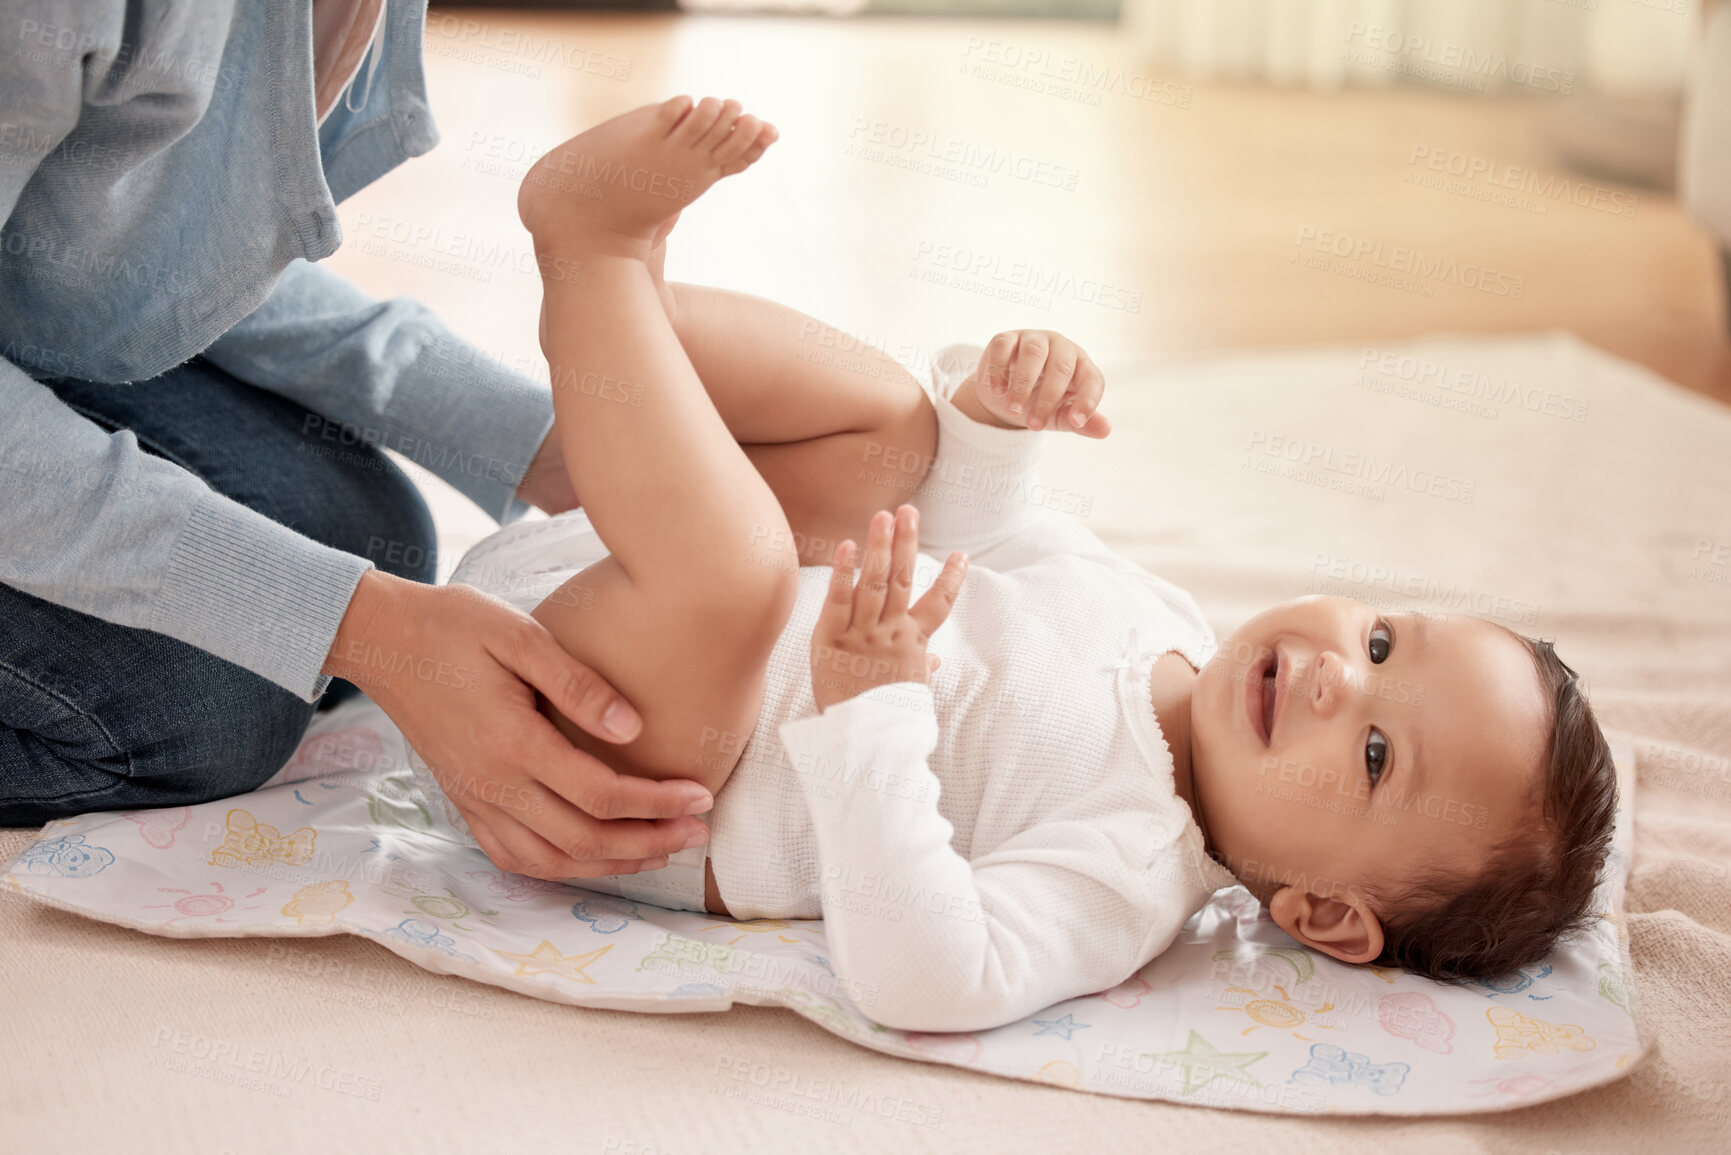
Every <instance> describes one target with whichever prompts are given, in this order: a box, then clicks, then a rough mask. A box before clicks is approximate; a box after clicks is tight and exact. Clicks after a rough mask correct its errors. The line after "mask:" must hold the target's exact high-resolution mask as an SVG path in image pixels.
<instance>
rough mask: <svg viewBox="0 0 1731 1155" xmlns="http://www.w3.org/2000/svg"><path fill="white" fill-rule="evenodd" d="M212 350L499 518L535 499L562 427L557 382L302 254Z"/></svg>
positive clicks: (250, 378) (223, 363) (233, 367)
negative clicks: (534, 475) (537, 479)
mask: <svg viewBox="0 0 1731 1155" xmlns="http://www.w3.org/2000/svg"><path fill="white" fill-rule="evenodd" d="M204 356H205V357H206V358H208V359H209V360H210V361H212V362H213V363H215V364H216V365H218V366H220V367H222V368H223V369H226V370H227V371H228V372H230V373H232V374H234V375H235V376H236V377H238V378H240V379H241V380H242V381H245V382H247V383H248V384H250V385H256V386H258V387H259V388H261V389H268V390H270V391H271V392H273V393H276V394H278V395H280V396H283V397H287V398H288V399H289V400H291V401H294V402H295V403H297V404H299V405H302V406H304V407H306V408H307V409H310V410H312V411H313V412H314V413H316V414H319V415H321V416H323V417H325V418H327V419H329V420H330V421H332V422H335V423H337V424H339V425H341V426H343V427H344V429H343V432H344V435H345V436H346V437H347V438H350V439H354V440H360V441H364V442H366V443H368V444H372V445H378V446H382V447H383V448H385V449H392V450H396V451H397V452H399V453H401V454H402V455H403V456H405V457H407V458H409V459H410V460H411V461H414V462H415V463H416V464H419V465H423V466H425V467H426V468H428V469H430V470H431V471H432V472H434V473H436V474H438V475H439V476H440V477H442V478H444V479H445V480H446V481H448V482H450V483H451V484H452V485H453V486H455V487H456V488H457V489H458V490H459V491H461V492H462V493H463V494H464V495H465V496H467V497H468V498H469V499H470V500H471V501H473V502H474V503H475V504H476V505H478V506H480V507H481V509H482V510H484V511H485V512H486V513H487V514H488V515H489V516H491V517H493V518H494V519H495V520H497V521H510V520H514V519H515V518H517V517H520V516H522V514H523V513H524V512H525V511H526V510H527V509H528V507H527V506H526V505H525V504H524V503H523V502H521V501H519V500H517V497H516V493H517V487H518V485H520V484H521V483H522V480H523V474H524V472H525V471H526V470H527V469H528V467H529V463H530V462H531V461H533V460H534V457H535V453H536V451H537V450H539V449H540V448H541V443H542V441H544V440H545V439H546V437H547V432H548V430H550V429H551V428H552V427H553V395H552V391H551V389H550V388H549V387H548V386H546V385H540V384H536V383H535V382H533V381H531V380H529V379H528V378H526V377H524V376H523V375H521V374H519V373H516V372H513V371H511V370H509V369H507V368H505V367H504V366H502V365H500V364H499V363H498V362H497V361H495V360H493V359H492V358H490V357H488V356H487V355H486V354H484V353H483V352H481V351H480V350H479V349H477V348H475V347H474V346H473V345H470V344H468V343H467V342H465V341H463V340H462V339H460V338H458V337H457V336H456V335H455V334H453V333H452V332H451V331H450V330H449V329H447V328H446V327H445V326H444V324H443V323H442V322H441V321H440V320H439V319H438V318H437V317H436V316H434V315H433V313H432V312H431V311H429V310H428V309H427V308H425V307H424V306H422V305H420V304H418V303H417V302H415V301H413V300H411V299H409V298H407V297H396V298H393V299H391V300H389V301H375V300H373V299H372V298H371V297H369V296H368V295H367V294H365V293H363V292H362V291H361V290H360V289H358V288H356V287H355V286H354V285H353V284H351V283H349V282H348V281H347V280H345V279H344V278H342V277H341V276H338V275H337V274H336V273H334V272H332V271H331V270H329V269H327V268H325V267H324V266H322V265H316V264H309V263H308V262H306V261H300V260H297V261H295V262H293V263H292V264H290V265H289V267H288V268H287V269H285V270H284V271H283V275H282V278H281V279H280V280H279V281H278V282H277V285H276V288H275V289H273V290H272V291H271V295H270V297H269V298H268V299H266V301H265V303H264V304H263V305H261V306H259V307H258V308H257V309H256V310H254V311H253V312H252V313H251V314H250V315H249V316H247V317H246V318H244V319H243V320H242V321H241V322H240V323H239V324H237V325H235V326H234V327H233V328H231V329H230V330H229V331H228V332H226V333H224V334H223V335H222V336H221V337H219V338H217V340H216V342H215V343H214V344H213V345H211V346H210V348H208V349H206V350H205V352H204Z"/></svg>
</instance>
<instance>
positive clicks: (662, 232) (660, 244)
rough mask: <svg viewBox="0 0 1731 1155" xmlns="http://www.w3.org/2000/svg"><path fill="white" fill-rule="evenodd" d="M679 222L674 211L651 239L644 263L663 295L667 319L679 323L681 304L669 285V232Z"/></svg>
mask: <svg viewBox="0 0 1731 1155" xmlns="http://www.w3.org/2000/svg"><path fill="white" fill-rule="evenodd" d="M678 223H679V214H678V213H674V214H673V215H672V216H670V217H668V218H667V219H666V220H665V221H662V222H661V227H660V228H659V229H657V230H656V232H655V236H653V237H651V238H650V241H649V256H648V257H647V258H646V259H645V261H644V264H646V265H648V266H649V279H650V280H652V281H654V282H655V291H656V293H657V294H659V295H660V297H661V308H662V311H663V312H665V313H666V314H667V319H668V320H669V321H672V322H674V323H675V324H676V325H677V324H678V314H679V305H678V303H677V302H676V301H675V300H674V299H673V290H672V289H669V288H668V287H667V234H668V233H670V232H672V231H673V226H674V225H676V224H678Z"/></svg>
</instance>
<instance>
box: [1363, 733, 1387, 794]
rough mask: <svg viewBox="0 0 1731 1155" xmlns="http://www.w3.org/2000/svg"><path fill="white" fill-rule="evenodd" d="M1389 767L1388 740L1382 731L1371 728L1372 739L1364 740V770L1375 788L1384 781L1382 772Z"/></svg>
mask: <svg viewBox="0 0 1731 1155" xmlns="http://www.w3.org/2000/svg"><path fill="white" fill-rule="evenodd" d="M1387 765H1388V739H1387V738H1384V737H1383V736H1382V731H1381V730H1378V729H1376V728H1375V727H1374V726H1373V727H1371V731H1370V737H1368V738H1366V739H1365V740H1364V770H1365V773H1366V774H1368V775H1370V784H1371V785H1372V786H1375V785H1376V784H1377V782H1379V781H1381V779H1382V771H1383V768H1384V767H1385V766H1387Z"/></svg>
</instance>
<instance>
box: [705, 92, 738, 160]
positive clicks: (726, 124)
mask: <svg viewBox="0 0 1731 1155" xmlns="http://www.w3.org/2000/svg"><path fill="white" fill-rule="evenodd" d="M740 111H741V105H740V103H739V101H737V100H727V101H723V102H722V105H721V113H720V115H718V116H717V117H716V118H715V123H714V124H713V125H711V126H710V128H709V131H708V132H707V133H705V134H704V135H703V139H702V140H700V141H698V142H697V147H698V148H699V149H700V150H702V149H708V150H710V151H712V152H713V151H714V150H715V149H717V148H719V147H721V145H722V144H723V143H724V142H725V141H726V140H727V138H728V134H729V133H731V132H732V131H733V126H734V124H736V123H737V122H738V120H739V114H740Z"/></svg>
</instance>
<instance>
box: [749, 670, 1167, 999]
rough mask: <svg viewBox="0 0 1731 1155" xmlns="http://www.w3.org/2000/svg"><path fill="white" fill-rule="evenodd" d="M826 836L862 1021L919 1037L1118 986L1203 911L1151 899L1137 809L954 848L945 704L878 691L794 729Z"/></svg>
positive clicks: (827, 892) (921, 689) (831, 914)
mask: <svg viewBox="0 0 1731 1155" xmlns="http://www.w3.org/2000/svg"><path fill="white" fill-rule="evenodd" d="M781 738H782V742H783V744H784V745H785V746H786V748H787V752H788V755H789V757H790V759H791V760H792V763H793V766H794V769H795V771H796V773H797V774H798V775H799V780H800V784H801V788H802V790H803V791H804V794H805V798H806V803H807V807H808V809H809V811H810V814H811V819H812V825H813V828H814V831H815V833H816V836H817V849H818V867H819V873H818V878H819V885H820V892H821V898H822V902H823V914H824V927H825V933H826V935H827V938H828V943H829V949H830V958H831V960H832V962H833V964H834V966H835V968H836V973H837V975H838V976H841V977H845V978H846V979H847V980H848V981H849V982H850V983H851V984H854V985H857V986H858V987H860V988H861V989H865V990H870V991H873V992H874V995H873V997H872V998H871V999H870V1000H869V1005H863V1006H862V1007H861V1008H860V1009H861V1011H862V1013H864V1014H866V1015H867V1016H868V1017H870V1018H871V1019H873V1020H874V1021H875V1022H877V1023H879V1024H881V1025H883V1026H886V1027H893V1028H898V1029H901V1030H911V1031H972V1030H985V1029H989V1028H991V1027H996V1026H1001V1025H1002V1024H1004V1023H1008V1022H1013V1021H1015V1020H1016V1019H1020V1018H1024V1017H1026V1016H1027V1015H1029V1014H1032V1013H1033V1012H1035V1011H1038V1010H1040V1009H1042V1008H1044V1007H1048V1006H1051V1005H1052V1004H1053V1003H1057V1002H1062V1001H1063V1000H1065V999H1069V998H1075V997H1077V996H1079V995H1083V994H1088V993H1091V992H1094V991H1100V990H1105V989H1107V988H1109V987H1112V986H1115V985H1116V984H1118V983H1120V982H1122V981H1123V980H1124V979H1126V978H1128V977H1129V976H1130V975H1131V974H1133V973H1134V972H1135V971H1136V969H1137V968H1139V967H1140V966H1141V965H1142V964H1144V963H1145V962H1147V961H1148V959H1149V958H1151V957H1153V955H1154V954H1156V953H1158V952H1159V951H1160V950H1162V949H1164V947H1165V946H1166V945H1168V943H1169V942H1170V941H1171V937H1172V935H1173V934H1175V933H1176V931H1177V929H1178V927H1179V926H1181V925H1182V924H1183V921H1184V919H1185V918H1187V917H1188V916H1189V913H1190V912H1189V910H1188V909H1183V910H1179V909H1177V908H1178V907H1179V906H1180V905H1181V904H1182V902H1183V899H1182V897H1181V894H1182V888H1179V889H1176V890H1171V891H1170V893H1169V894H1167V896H1166V898H1165V901H1166V902H1167V904H1168V905H1170V906H1171V907H1172V908H1173V909H1171V910H1162V909H1160V903H1161V901H1162V899H1161V891H1160V890H1159V889H1158V888H1156V887H1151V885H1150V883H1149V879H1150V877H1151V874H1150V871H1149V870H1148V864H1149V863H1150V862H1152V861H1153V860H1154V858H1155V856H1156V854H1157V850H1158V846H1157V838H1156V836H1155V834H1154V833H1153V832H1154V830H1155V828H1156V825H1157V824H1155V823H1151V822H1150V821H1148V816H1147V815H1138V814H1137V813H1136V812H1134V811H1130V810H1126V811H1124V812H1122V813H1119V814H1115V815H1112V816H1110V817H1108V818H1105V819H1101V818H1099V817H1098V816H1096V817H1094V818H1092V819H1091V820H1089V821H1080V820H1076V821H1064V820H1062V819H1058V820H1053V821H1048V822H1045V823H1042V824H1040V825H1038V826H1035V827H1033V828H1031V829H1029V830H1026V831H1024V832H1022V833H1021V834H1019V835H1017V836H1016V837H1015V838H1013V839H1011V840H1010V841H1009V842H1007V843H1005V844H1004V845H1002V846H1000V847H998V848H997V849H995V850H993V851H992V852H991V853H990V854H987V855H984V856H982V857H980V858H978V859H976V860H974V861H972V862H969V861H968V860H967V859H965V858H963V857H962V855H960V854H959V853H957V852H956V850H955V849H954V848H953V847H952V846H951V845H950V837H951V835H952V833H953V829H954V828H953V827H952V826H951V825H950V823H949V822H948V821H946V820H945V819H944V817H943V816H942V814H940V813H939V811H938V805H937V802H938V779H937V777H936V776H935V775H934V774H933V773H932V770H931V768H930V766H929V764H928V758H929V757H930V755H931V752H932V750H933V748H934V746H935V744H936V741H937V720H936V715H935V713H934V710H933V703H932V696H931V690H930V689H929V687H927V686H925V685H922V684H920V683H916V682H901V683H896V684H893V685H887V686H878V687H876V688H874V689H872V690H870V691H867V692H866V693H864V694H861V695H859V696H858V697H855V698H851V699H849V700H847V701H846V702H841V703H838V704H837V705H834V706H831V707H830V708H829V709H827V710H825V711H824V712H823V713H822V714H818V715H814V716H812V717H808V718H803V719H799V720H797V721H793V722H787V723H784V724H783V725H782V727H781Z"/></svg>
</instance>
